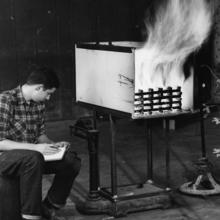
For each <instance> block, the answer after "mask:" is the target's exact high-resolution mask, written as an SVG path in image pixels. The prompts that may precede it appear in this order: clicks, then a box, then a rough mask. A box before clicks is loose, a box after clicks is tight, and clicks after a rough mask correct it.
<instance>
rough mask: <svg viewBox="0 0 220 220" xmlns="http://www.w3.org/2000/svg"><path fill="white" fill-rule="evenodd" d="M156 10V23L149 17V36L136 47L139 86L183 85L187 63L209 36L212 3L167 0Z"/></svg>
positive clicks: (194, 0)
mask: <svg viewBox="0 0 220 220" xmlns="http://www.w3.org/2000/svg"><path fill="white" fill-rule="evenodd" d="M165 3H166V4H161V5H160V6H159V7H158V8H157V11H156V14H155V20H154V22H153V24H150V23H148V22H147V19H146V20H145V24H146V28H147V33H148V38H147V41H146V42H145V44H144V45H143V47H142V48H139V49H137V50H136V54H135V56H137V57H138V59H137V62H136V64H135V65H136V66H135V68H136V70H135V73H136V74H137V75H136V76H135V88H137V89H142V90H144V91H146V89H147V88H154V87H167V86H172V87H173V86H181V87H182V86H183V83H184V81H185V76H184V73H183V64H184V62H185V60H186V58H187V57H188V55H189V54H190V53H192V52H193V51H195V50H196V49H198V48H199V47H200V46H201V45H202V43H203V42H204V40H205V39H206V38H207V36H208V34H209V32H210V28H211V24H212V13H211V6H210V4H208V3H207V1H205V0H167V1H166V2H165Z"/></svg>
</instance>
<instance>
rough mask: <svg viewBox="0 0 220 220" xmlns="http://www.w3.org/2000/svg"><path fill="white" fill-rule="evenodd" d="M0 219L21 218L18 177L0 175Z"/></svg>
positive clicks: (13, 219) (15, 219)
mask: <svg viewBox="0 0 220 220" xmlns="http://www.w3.org/2000/svg"><path fill="white" fill-rule="evenodd" d="M0 220H21V214H20V189H19V179H18V178H15V179H11V178H7V177H3V176H0Z"/></svg>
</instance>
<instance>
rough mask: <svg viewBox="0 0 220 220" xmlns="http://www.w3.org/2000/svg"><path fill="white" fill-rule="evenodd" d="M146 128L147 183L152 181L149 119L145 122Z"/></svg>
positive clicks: (150, 127) (150, 124)
mask: <svg viewBox="0 0 220 220" xmlns="http://www.w3.org/2000/svg"><path fill="white" fill-rule="evenodd" d="M146 128H147V176H148V181H149V180H152V179H153V160H152V157H153V154H152V122H151V119H149V120H147V122H146Z"/></svg>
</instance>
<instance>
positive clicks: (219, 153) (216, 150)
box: [213, 148, 220, 157]
mask: <svg viewBox="0 0 220 220" xmlns="http://www.w3.org/2000/svg"><path fill="white" fill-rule="evenodd" d="M213 154H215V156H216V157H220V149H219V148H214V149H213Z"/></svg>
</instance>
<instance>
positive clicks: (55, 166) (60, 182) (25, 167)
mask: <svg viewBox="0 0 220 220" xmlns="http://www.w3.org/2000/svg"><path fill="white" fill-rule="evenodd" d="M80 167H81V160H80V158H78V157H77V155H76V153H75V152H74V151H73V150H72V149H71V148H69V150H68V151H67V152H66V154H65V156H64V158H63V159H62V160H60V161H52V162H45V161H44V158H43V155H42V154H41V153H39V152H37V151H32V150H10V151H5V152H3V153H2V155H0V175H2V176H6V177H8V178H18V179H19V181H20V199H21V201H20V202H21V213H22V214H25V215H36V216H39V215H41V202H42V176H43V174H55V176H54V180H53V183H52V185H51V187H50V189H49V191H48V194H47V197H48V199H49V201H51V202H52V203H53V204H54V205H55V206H58V207H61V206H63V205H65V203H66V199H67V197H68V196H69V194H70V191H71V188H72V185H73V182H74V179H75V178H76V176H77V175H78V173H79V170H80Z"/></svg>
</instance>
